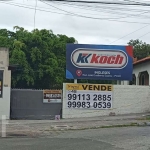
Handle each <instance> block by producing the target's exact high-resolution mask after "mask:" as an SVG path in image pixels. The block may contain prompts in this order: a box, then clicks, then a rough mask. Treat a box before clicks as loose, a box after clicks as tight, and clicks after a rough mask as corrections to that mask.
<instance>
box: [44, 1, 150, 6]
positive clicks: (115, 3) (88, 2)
mask: <svg viewBox="0 0 150 150" xmlns="http://www.w3.org/2000/svg"><path fill="white" fill-rule="evenodd" d="M44 1H50V2H52V1H59V2H68V3H87V4H107V5H131V6H132V5H133V6H150V4H147V3H120V2H103V1H101V2H100V1H79V0H44Z"/></svg>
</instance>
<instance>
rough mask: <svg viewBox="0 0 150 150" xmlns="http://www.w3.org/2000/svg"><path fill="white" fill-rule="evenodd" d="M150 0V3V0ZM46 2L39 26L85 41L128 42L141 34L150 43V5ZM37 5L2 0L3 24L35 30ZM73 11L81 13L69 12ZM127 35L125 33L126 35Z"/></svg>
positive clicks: (30, 0)
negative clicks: (113, 19)
mask: <svg viewBox="0 0 150 150" xmlns="http://www.w3.org/2000/svg"><path fill="white" fill-rule="evenodd" d="M105 1H106V0H105ZM112 1H113V0H112ZM114 1H115V2H116V1H117V0H114ZM118 1H119V0H118ZM120 1H121V0H120ZM135 1H136V0H135ZM142 1H143V0H141V1H140V2H142ZM147 2H148V3H149V4H150V1H148V0H147ZM46 3H47V4H45V3H43V2H40V1H37V7H36V8H37V10H36V17H35V28H38V29H44V28H45V29H51V30H53V32H54V33H55V34H66V35H67V36H70V37H74V38H75V39H76V40H77V41H78V42H79V43H82V44H115V45H117V44H121V45H124V44H126V43H127V42H128V41H129V40H130V39H137V38H140V37H141V36H142V37H141V38H140V40H142V41H144V42H147V43H150V6H149V7H144V6H138V7H137V6H136V7H135V6H132V7H131V6H118V5H112V6H111V5H102V4H101V5H98V4H96V5H94V4H90V5H86V4H79V3H78V4H68V3H67V4H64V3H60V2H46ZM14 5H17V6H14ZM35 5H36V0H12V1H9V2H0V28H1V29H3V28H7V29H9V30H13V26H20V27H24V28H25V29H27V30H29V31H31V30H33V29H34V15H35ZM79 5H80V6H79ZM81 5H82V6H81ZM24 7H26V8H24ZM29 8H30V9H29ZM39 9H40V10H41V11H39ZM63 10H64V11H63ZM65 11H66V12H65ZM71 13H72V14H73V13H75V14H77V15H78V16H71V15H66V14H71ZM79 16H86V17H92V18H97V19H91V18H85V17H79ZM112 18H116V19H115V21H109V20H110V19H112ZM119 21H127V22H128V23H127V22H119ZM129 22H136V23H129ZM145 26H146V27H145ZM142 27H143V28H142ZM140 28H142V29H140ZM138 29H140V30H138ZM136 30H138V31H136ZM134 31H136V32H134ZM132 32H134V33H132ZM130 33H132V34H130ZM148 33H149V34H148ZM128 34H130V35H128ZM145 34H147V35H145ZM126 35H128V36H126ZM143 35H145V36H143ZM123 36H125V37H124V38H122V37H123ZM120 38H121V39H120ZM118 39H120V40H118Z"/></svg>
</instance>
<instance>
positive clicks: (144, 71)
mask: <svg viewBox="0 0 150 150" xmlns="http://www.w3.org/2000/svg"><path fill="white" fill-rule="evenodd" d="M149 75H150V57H146V58H143V59H140V60H135V61H134V62H133V81H132V84H134V85H150V80H149Z"/></svg>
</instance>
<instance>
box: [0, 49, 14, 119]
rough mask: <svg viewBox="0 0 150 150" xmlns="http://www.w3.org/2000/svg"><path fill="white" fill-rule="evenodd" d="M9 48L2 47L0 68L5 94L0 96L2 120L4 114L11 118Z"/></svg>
mask: <svg viewBox="0 0 150 150" xmlns="http://www.w3.org/2000/svg"><path fill="white" fill-rule="evenodd" d="M8 65H9V50H8V49H7V48H0V70H3V71H4V72H3V96H2V98H0V120H1V119H2V115H6V119H10V89H11V88H10V87H11V71H9V70H8Z"/></svg>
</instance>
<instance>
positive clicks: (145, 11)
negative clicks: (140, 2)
mask: <svg viewBox="0 0 150 150" xmlns="http://www.w3.org/2000/svg"><path fill="white" fill-rule="evenodd" d="M57 4H59V5H62V4H63V5H65V6H66V5H67V6H68V7H73V8H78V9H82V10H83V9H87V8H86V7H92V6H91V5H90V6H86V5H77V6H75V5H76V4H75V5H72V4H67V3H59V2H57ZM79 6H80V7H79ZM81 6H84V7H81ZM95 8H99V7H94V10H93V9H89V8H88V9H87V10H91V11H92V10H93V11H98V12H99V10H100V12H106V13H111V14H117V15H127V16H125V17H122V18H126V17H131V16H132V17H134V16H141V14H145V13H148V12H150V10H143V11H144V12H142V13H140V14H129V13H128V14H125V13H122V12H115V11H104V10H103V9H107V8H104V7H102V9H98V10H97V9H95ZM108 9H109V10H110V9H111V10H114V9H115V10H120V8H114V9H112V7H108ZM101 10H102V11H101ZM121 10H122V9H121ZM136 10H137V11H138V12H139V10H138V9H136ZM129 11H130V12H131V9H129ZM146 18H147V16H146ZM118 19H119V18H118Z"/></svg>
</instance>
